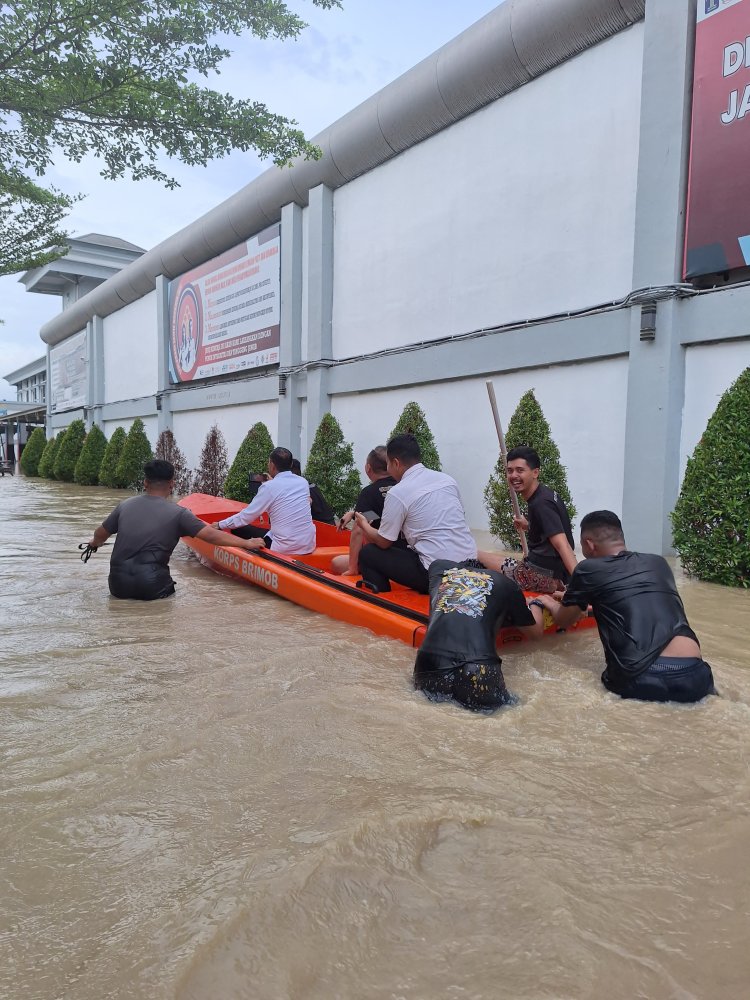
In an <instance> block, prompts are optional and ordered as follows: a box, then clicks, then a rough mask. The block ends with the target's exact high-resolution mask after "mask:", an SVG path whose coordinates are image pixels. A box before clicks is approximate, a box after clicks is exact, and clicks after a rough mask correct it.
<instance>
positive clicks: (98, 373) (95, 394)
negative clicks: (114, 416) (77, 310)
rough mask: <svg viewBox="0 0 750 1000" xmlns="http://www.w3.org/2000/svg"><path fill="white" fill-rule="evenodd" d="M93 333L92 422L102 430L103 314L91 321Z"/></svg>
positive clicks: (91, 367)
mask: <svg viewBox="0 0 750 1000" xmlns="http://www.w3.org/2000/svg"><path fill="white" fill-rule="evenodd" d="M89 327H90V328H91V335H90V337H89V343H90V345H91V353H90V354H89V365H90V372H89V374H90V381H89V406H90V407H91V411H90V412H91V422H92V423H94V424H96V426H97V427H98V428H100V430H103V429H104V420H103V418H102V408H103V406H104V320H103V319H102V317H101V316H94V318H93V319H92V320H91V322H90V323H89Z"/></svg>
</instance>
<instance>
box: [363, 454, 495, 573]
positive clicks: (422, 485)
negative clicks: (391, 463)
mask: <svg viewBox="0 0 750 1000" xmlns="http://www.w3.org/2000/svg"><path fill="white" fill-rule="evenodd" d="M379 531H380V534H381V535H382V536H383V538H387V539H388V540H389V541H391V542H395V541H396V539H397V538H398V536H399V533H400V532H403V533H404V538H405V539H406V543H407V545H408V546H409V548H412V549H414V551H415V552H416V553H417V555H418V556H419V559H420V561H421V563H422V565H423V566H424V568H425V569H429V567H430V563H433V562H434V561H435V560H436V559H453V560H455V562H463V560H464V559H476V557H477V545H476V542H475V541H474V539H473V538H472V535H471V532H470V531H469V528H468V525H467V524H466V515H465V514H464V508H463V504H462V503H461V494H460V493H459V492H458V483H457V482H456V480H455V479H453V478H452V477H451V476H446V474H445V473H444V472H434V471H433V470H432V469H426V468H425V467H424V465H422V463H421V462H419V463H418V464H417V465H412V466H411V468H409V469H407V470H406V472H405V473H404V475H403V476H402V478H401V482H400V483H396V485H395V486H391V488H390V490H389V491H388V492H387V493H386V496H385V504H384V506H383V517H382V519H381V521H380V528H379Z"/></svg>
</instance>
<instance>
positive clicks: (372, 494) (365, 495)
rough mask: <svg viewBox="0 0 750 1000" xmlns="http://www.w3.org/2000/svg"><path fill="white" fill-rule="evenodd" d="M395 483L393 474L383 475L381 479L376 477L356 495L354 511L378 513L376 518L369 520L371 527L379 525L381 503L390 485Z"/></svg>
mask: <svg viewBox="0 0 750 1000" xmlns="http://www.w3.org/2000/svg"><path fill="white" fill-rule="evenodd" d="M395 485H396V480H395V479H394V478H393V476H383V477H382V479H376V480H375V482H374V483H370V484H369V485H368V486H365V488H364V489H363V490H362V492H361V493H360V494H359V496H358V497H357V502H356V503H355V504H354V509H355V510H356V511H358V512H359V513H360V514H367V513H369V512H370V511H372V512H373V514H377V515H378V516H377V519H376V520H374V521H370V524H371V525H372V526H373V528H379V527H380V518H381V517H382V516H383V504H384V503H385V498H386V494H387V493H388V491H389V490H390V488H391V486H395Z"/></svg>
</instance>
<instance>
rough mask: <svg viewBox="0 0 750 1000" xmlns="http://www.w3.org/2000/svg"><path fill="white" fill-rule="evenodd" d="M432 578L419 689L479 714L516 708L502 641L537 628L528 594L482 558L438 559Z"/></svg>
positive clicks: (418, 668)
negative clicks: (510, 631) (511, 631)
mask: <svg viewBox="0 0 750 1000" xmlns="http://www.w3.org/2000/svg"><path fill="white" fill-rule="evenodd" d="M429 578H430V624H429V625H428V626H427V635H426V636H425V638H424V642H423V643H422V645H421V646H420V648H419V652H418V653H417V660H416V663H415V665H414V686H415V687H416V688H417V689H419V690H421V691H424V692H425V694H426V695H427V697H428V698H430V699H431V700H433V701H448V700H453V701H457V702H458V703H459V704H461V705H464V706H465V707H466V708H470V709H472V710H473V711H491V710H492V709H495V708H500V707H501V706H502V705H507V704H510V703H511V702H512V701H513V696H512V695H511V694H510V693H509V692H508V689H507V688H506V686H505V679H504V678H503V671H502V669H501V660H500V657H499V656H498V655H497V646H496V636H497V633H498V631H499V629H501V628H503V626H505V625H515V626H518V627H519V628H533V626H534V616H533V615H532V613H531V612H530V611H529V609H528V608H527V607H526V601H525V600H524V596H523V593H522V592H521V591H520V590H519V588H518V587H517V585H516V584H515V583H513V581H512V580H508V579H507V578H506V577H505V576H502V575H501V574H500V573H495V572H493V571H492V570H487V569H485V568H484V566H482V565H481V563H479V562H478V561H477V560H476V559H469V560H466V561H465V562H461V563H457V562H452V561H450V560H448V559H437V560H436V561H435V562H433V563H432V564H431V566H430V570H429Z"/></svg>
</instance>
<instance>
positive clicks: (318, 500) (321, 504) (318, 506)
mask: <svg viewBox="0 0 750 1000" xmlns="http://www.w3.org/2000/svg"><path fill="white" fill-rule="evenodd" d="M292 472H293V473H294V474H295V476H301V477H302V479H304V478H305V477H304V476H303V475H302V466H301V464H300V460H299V459H298V458H293V459H292ZM307 485H308V486H309V487H310V515H311V517H312V519H313V521H321V522H322V523H323V524H336V515H335V514H334V512H333V508H332V507H331V505H330V504H329V503H328V501H327V500H326V498H325V497H324V496H323V491H322V490H321V488H320V487H319V486H316V485H315V483H311V482H310V481H309V480H308V483H307Z"/></svg>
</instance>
